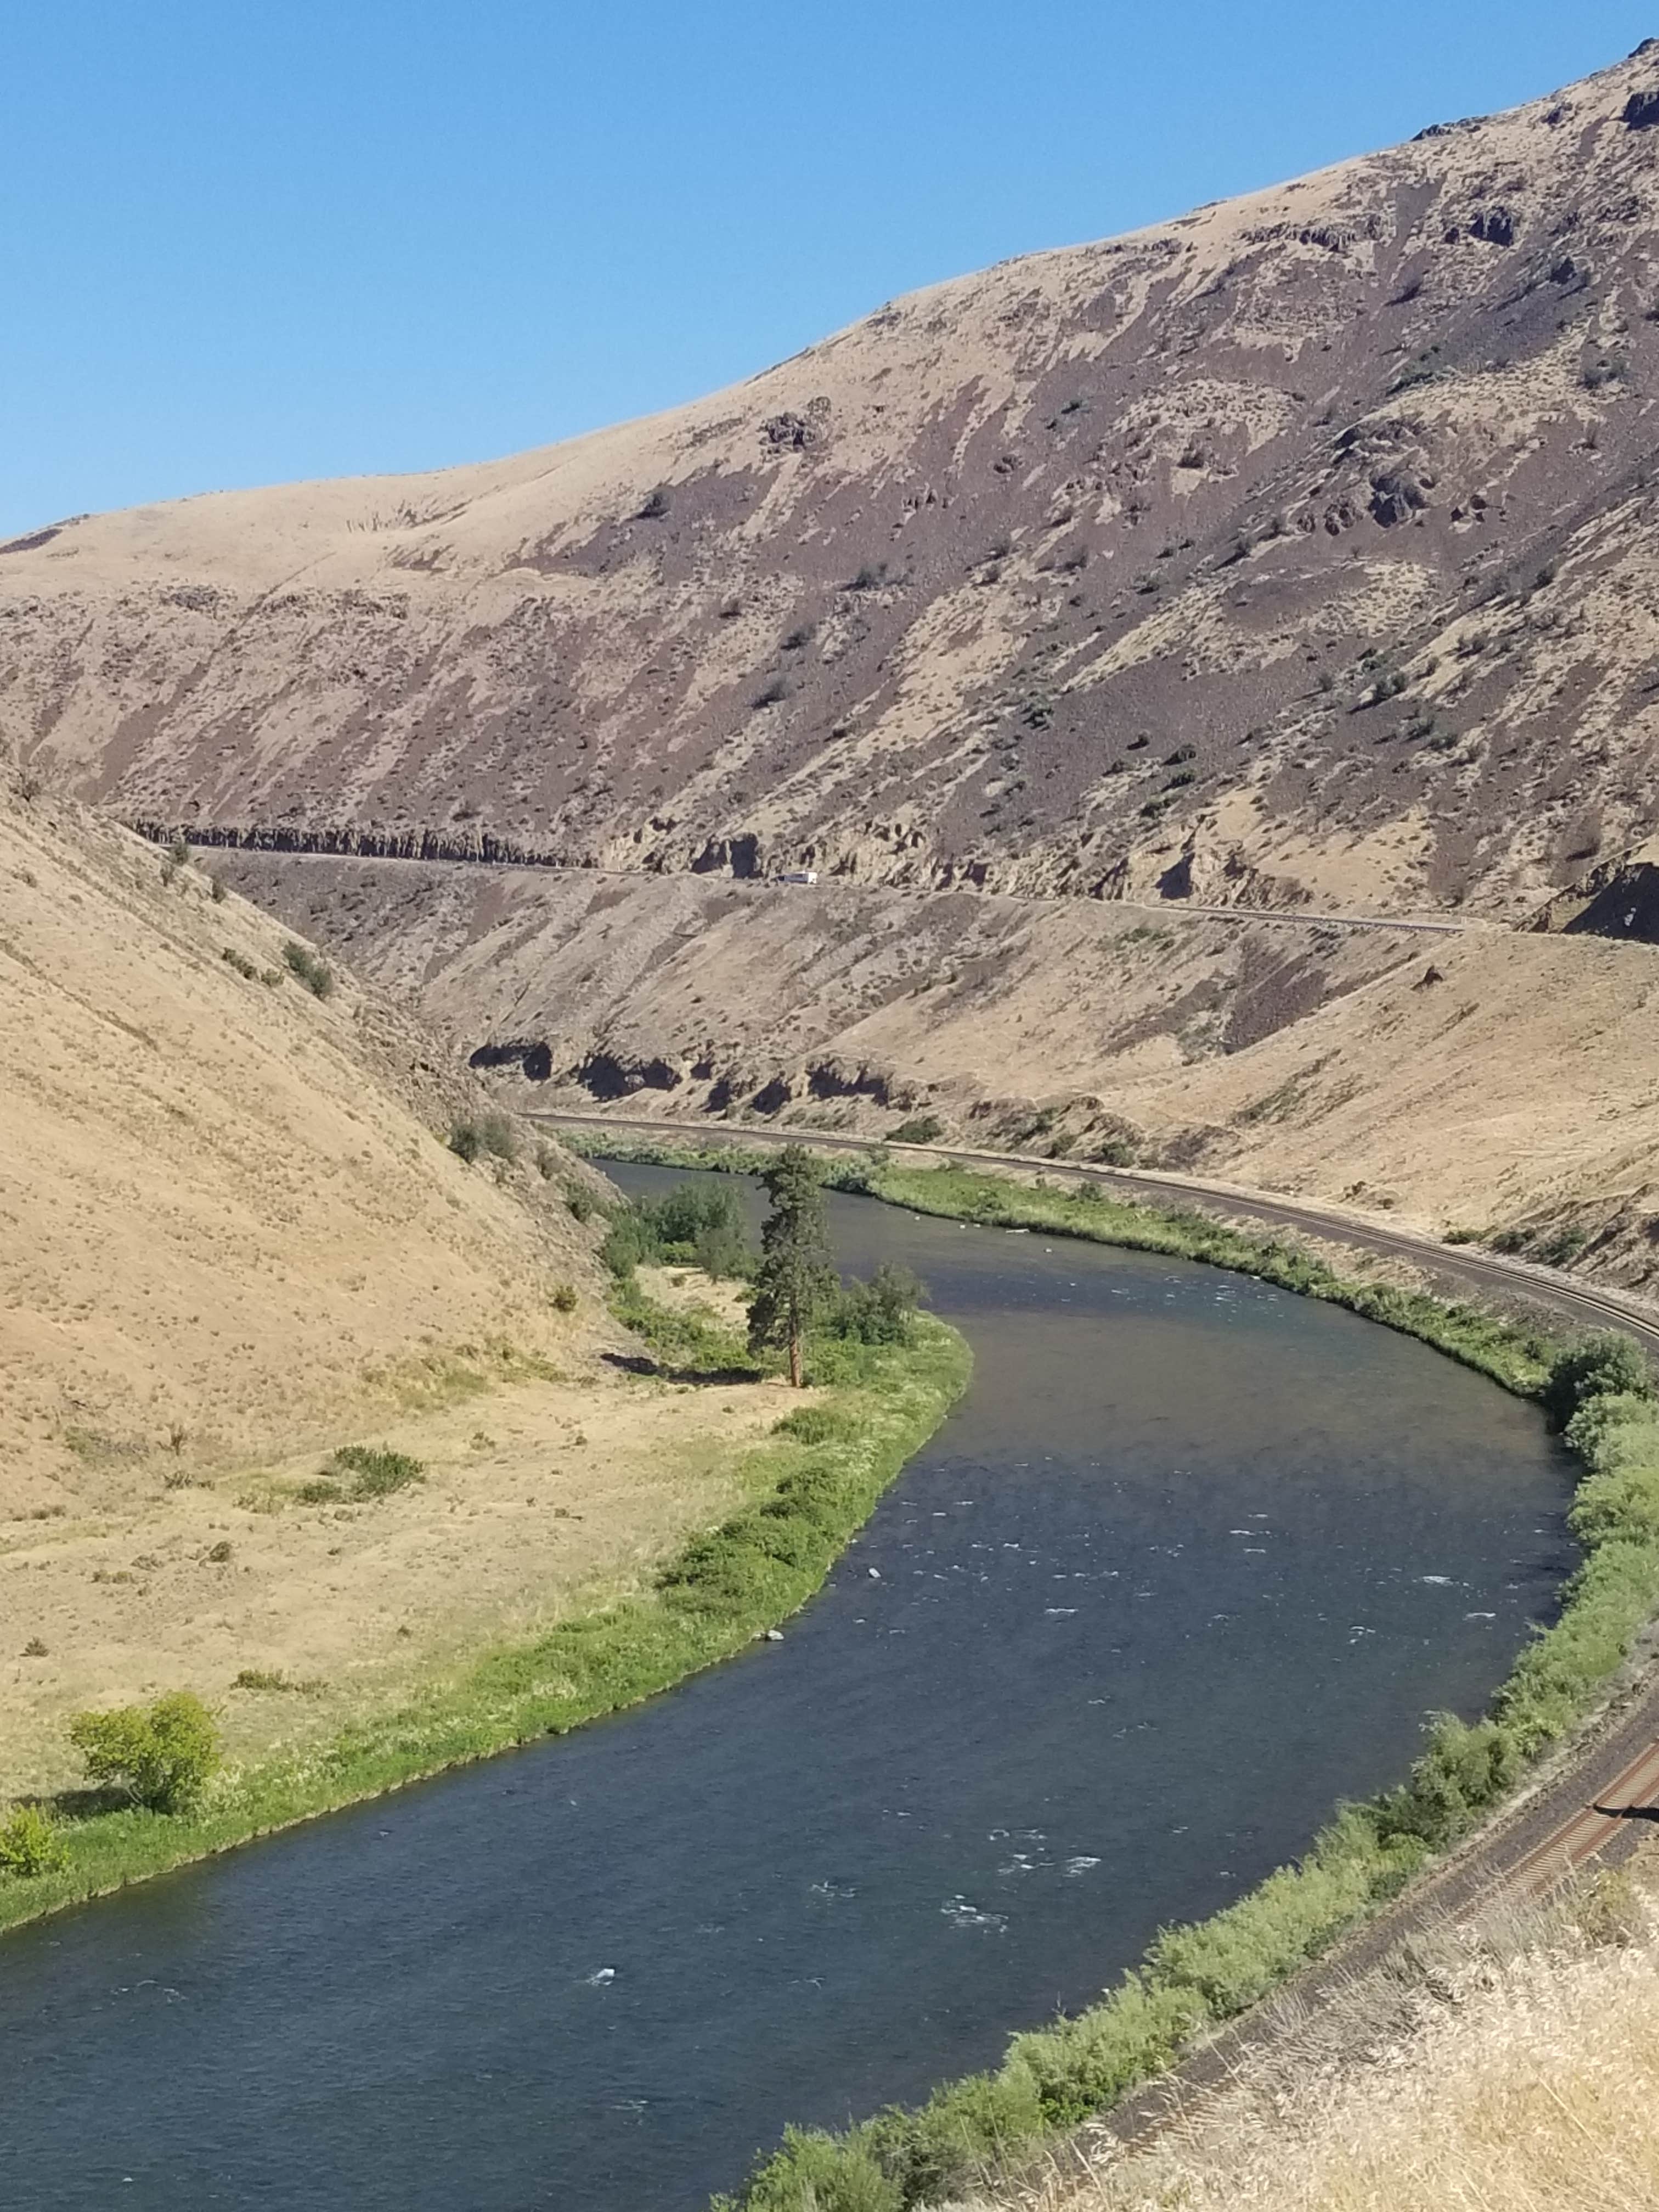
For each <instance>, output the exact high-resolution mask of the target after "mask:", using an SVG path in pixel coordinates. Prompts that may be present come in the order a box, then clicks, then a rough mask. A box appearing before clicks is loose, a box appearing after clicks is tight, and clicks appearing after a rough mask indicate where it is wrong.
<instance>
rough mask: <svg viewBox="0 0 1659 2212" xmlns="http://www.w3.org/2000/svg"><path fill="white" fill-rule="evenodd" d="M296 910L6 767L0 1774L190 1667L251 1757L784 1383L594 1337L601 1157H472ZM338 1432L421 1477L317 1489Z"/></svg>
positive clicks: (585, 1544)
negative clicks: (581, 1195) (382, 1492)
mask: <svg viewBox="0 0 1659 2212" xmlns="http://www.w3.org/2000/svg"><path fill="white" fill-rule="evenodd" d="M292 942H293V940H292V939H291V938H290V936H289V933H287V932H286V931H284V930H283V929H281V928H279V927H278V926H277V925H276V923H275V922H273V921H271V920H270V918H269V917H268V916H266V915H263V914H261V913H260V912H258V910H257V909H256V908H252V907H251V906H249V905H248V904H246V902H245V901H243V900H242V899H241V898H240V897H238V896H234V894H230V895H223V896H216V895H215V890H214V887H213V884H212V883H211V881H210V878H209V877H208V876H207V875H206V874H205V873H204V872H202V871H201V870H200V869H199V868H197V867H196V866H189V865H184V866H180V865H177V864H175V862H174V861H173V860H171V859H170V858H168V857H167V856H166V855H164V854H161V853H160V852H158V851H157V850H156V849H155V848H154V847H152V846H148V845H145V844H143V842H140V841H139V840H137V839H136V838H134V837H132V836H129V835H128V834H126V833H125V832H124V831H121V830H118V829H114V828H112V826H111V825H109V824H108V823H106V822H100V820H98V819H97V818H96V817H92V816H89V815H88V814H87V813H86V812H85V811H84V810H82V809H81V808H80V807H78V806H77V805H73V804H70V803H65V802H55V801H52V800H50V799H46V798H45V797H43V796H41V795H40V794H39V793H35V794H34V795H33V797H32V798H28V799H25V798H24V797H22V796H21V793H19V792H17V791H16V790H15V789H14V788H13V787H10V786H9V785H8V784H5V783H3V782H0V1623H3V1628H0V1636H3V1649H0V1741H3V1766H0V1798H3V1797H5V1796H13V1795H15V1794H18V1793H21V1792H26V1791H29V1790H57V1789H59V1788H61V1787H63V1786H64V1784H66V1783H68V1782H70V1780H71V1779H73V1778H74V1776H75V1774H76V1762H75V1761H74V1760H73V1759H72V1757H71V1755H70V1752H69V1749H68V1747H67V1745H66V1743H65V1741H64V1720H65V1717H66V1716H67V1715H68V1714H69V1713H70V1711H74V1710H75V1709H76V1708H77V1707H80V1706H83V1705H101V1704H108V1703H114V1702H118V1701H122V1700H125V1699H131V1698H134V1697H137V1696H140V1695H153V1694H155V1692H157V1691H158V1690H169V1689H173V1688H178V1687H182V1686H189V1687H191V1688H192V1689H195V1690H196V1691H197V1692H200V1693H201V1694H202V1695H204V1697H206V1698H207V1699H209V1700H210V1703H211V1704H212V1705H213V1706H214V1707H215V1710H216V1714H217V1717H218V1719H219V1722H220V1724H221V1726H222V1729H223V1731H224V1734H225V1737H226V1741H227V1744H228V1749H229V1751H230V1753H231V1755H232V1757H233V1759H249V1758H258V1757H260V1756H263V1755H264V1754H266V1753H270V1752H272V1751H273V1750H275V1749H276V1748H279V1747H282V1746H284V1745H286V1746H290V1747H291V1746H293V1745H294V1744H295V1743H296V1742H300V1741H318V1740H321V1739H322V1738H325V1737H326V1736H328V1735H331V1733H336V1732H337V1731H338V1730H339V1729H340V1728H341V1727H342V1726H343V1724H345V1723H349V1722H350V1721H351V1720H353V1719H355V1718H358V1717H362V1716H364V1715H372V1714H373V1713H374V1712H375V1711H381V1710H384V1709H386V1707H387V1706H388V1705H393V1704H395V1703H396V1702H397V1701H398V1699H407V1698H410V1697H411V1696H415V1695H417V1694H425V1693H427V1692H429V1691H432V1690H433V1688H434V1686H435V1685H437V1684H441V1682H442V1681H444V1680H447V1679H449V1678H451V1677H452V1676H453V1675H454V1674H456V1673H457V1671H458V1670H459V1671H462V1672H464V1671H465V1668H466V1666H467V1665H468V1664H470V1663H471V1662H473V1661H475V1660H476V1658H477V1655H478V1653H479V1652H480V1651H481V1650H487V1649H489V1648H492V1647H494V1646H496V1645H499V1644H502V1643H504V1642H508V1641H511V1640H513V1639H514V1638H519V1639H523V1638H530V1637H533V1636H535V1635H537V1634H538V1633H540V1632H543V1631H544V1630H545V1629H546V1627H547V1626H548V1625H549V1624H550V1622H553V1621H556V1620H559V1619H561V1618H563V1617H566V1616H568V1614H569V1613H572V1612H573V1611H574V1610H579V1609H580V1608H581V1607H584V1606H591V1605H594V1604H598V1603H601V1602H603V1601H605V1600H606V1599H607V1598H609V1597H611V1596H613V1595H616V1594H617V1593H618V1592H620V1591H626V1590H629V1589H632V1588H634V1587H635V1584H636V1583H638V1582H639V1580H640V1578H641V1576H642V1575H647V1574H648V1573H649V1571H651V1570H652V1569H653V1567H654V1566H655V1565H657V1564H659V1562H660V1561H661V1560H662V1559H664V1558H665V1557H666V1556H668V1555H669V1554H670V1553H671V1552H672V1551H673V1550H674V1549H675V1547H677V1546H678V1545H679V1544H680V1543H682V1542H683V1541H684V1538H685V1536H686V1534H687V1532H688V1530H690V1529H693V1528H697V1527H701V1526H703V1525H706V1524H707V1523H708V1522H712V1521H714V1520H715V1519H717V1518H718V1517H719V1516H720V1514H721V1513H722V1512H723V1511H724V1510H726V1508H727V1507H728V1506H729V1505H730V1504H731V1503H732V1500H733V1498H735V1496H736V1495H737V1486H738V1480H739V1478H738V1473H737V1469H738V1462H740V1460H741V1458H742V1455H743V1451H744V1448H745V1447H746V1446H748V1445H749V1444H750V1443H752V1441H753V1440H754V1439H755V1438H756V1437H758V1436H759V1435H761V1434H762V1433H763V1431H764V1430H765V1429H766V1427H767V1426H768V1425H769V1422H770V1420H771V1419H774V1418H775V1413H776V1410H777V1396H778V1394H777V1391H776V1389H775V1387H774V1386H772V1385H769V1384H766V1383H748V1384H739V1385H734V1386H732V1387H730V1388H722V1389H719V1390H718V1391H702V1392H696V1391H684V1390H678V1389H674V1388H672V1387H671V1386H670V1385H669V1384H667V1383H663V1382H659V1381H651V1380H641V1379H640V1378H638V1377H635V1376H631V1375H627V1374H624V1373H623V1372H621V1371H620V1370H617V1368H615V1367H614V1366H612V1365H611V1364H608V1363H607V1362H606V1361H605V1358H604V1357H603V1355H604V1353H605V1351H606V1350H607V1349H610V1348H611V1347H614V1346H616V1345H617V1344H618V1343H619V1342H620V1341H621V1340H622V1338H621V1332H620V1331H619V1329H618V1328H617V1325H616V1323H615V1322H613V1321H612V1320H611V1318H610V1316H609V1314H608V1312H607V1310H606V1304H605V1299H606V1296H607V1292H608V1280H607V1279H605V1277H604V1274H603V1271H602V1270H601V1269H600V1267H599V1264H598V1262H597V1261H596V1260H595V1258H594V1256H593V1249H594V1246H595V1244H596V1243H597V1241H598V1239H599V1236H600V1234H601V1233H602V1231H603V1222H602V1220H599V1219H592V1220H590V1222H589V1224H588V1225H587V1226H586V1227H583V1226H581V1225H579V1224H578V1222H577V1220H576V1219H575V1218H574V1215H573V1213H572V1212H571V1210H570V1208H569V1206H568V1204H567V1203H566V1192H567V1189H568V1188H574V1186H575V1185H576V1184H577V1183H579V1182H589V1183H592V1182H594V1179H593V1178H592V1177H591V1176H590V1174H589V1171H588V1170H586V1169H584V1168H582V1167H581V1166H580V1164H578V1163H576V1162H575V1161H574V1160H572V1159H571V1158H568V1156H566V1155H565V1154H563V1153H562V1152H560V1151H559V1150H558V1148H557V1146H554V1145H551V1144H546V1145H543V1146H536V1144H535V1142H534V1139H525V1140H524V1141H523V1147H522V1150H521V1152H520V1156H519V1157H518V1158H517V1159H516V1160H514V1161H512V1162H508V1161H507V1160H504V1159H501V1158H497V1157H495V1156H493V1155H490V1154H489V1153H486V1154H485V1155H484V1156H483V1158H480V1160H479V1161H478V1162H477V1164H473V1165H471V1166H468V1165H465V1164H463V1162H462V1161H461V1160H460V1159H459V1158H457V1157H456V1156H455V1155H454V1154H453V1152H451V1151H450V1150H449V1149H448V1148H447V1145H446V1144H445V1142H444V1137H445V1134H446V1133H447V1131H448V1130H449V1129H450V1127H451V1126H452V1122H453V1120H454V1119H455V1118H456V1117H457V1116H464V1115H468V1114H477V1112H478V1111H479V1109H480V1107H481V1106H483V1105H484V1104H486V1103H487V1102H484V1101H483V1100H482V1099H481V1097H480V1095H479V1094H478V1092H477V1090H476V1088H475V1086H474V1085H472V1083H471V1081H470V1079H467V1078H465V1076H460V1075H456V1074H454V1073H441V1072H440V1071H441V1068H442V1066H443V1063H444V1060H445V1055H444V1054H443V1051H442V1048H441V1047H440V1046H436V1045H435V1044H434V1043H433V1042H431V1041H429V1040H428V1038H426V1037H425V1036H423V1035H422V1033H421V1032H419V1031H418V1030H416V1029H415V1028H414V1027H413V1026H412V1025H411V1024H409V1023H408V1022H407V1021H405V1020H404V1018H401V1017H399V1016H398V1015H396V1014H394V1013H392V1012H390V1011H389V1010H388V1009H387V1008H386V1007H385V1006H382V1005H380V1004H379V1003H378V1002H377V1001H375V1000H374V999H373V998H372V997H371V996H369V995H368V994H366V993H365V992H364V991H363V990H362V988H361V987H360V986H359V985H358V984H357V982H356V981H355V980H354V978H353V977H352V976H351V975H349V974H348V973H346V972H344V971H343V970H342V971H339V972H337V973H336V974H333V975H332V977H331V981H332V986H333V987H332V988H331V989H330V990H329V991H328V992H327V994H326V995H325V996H319V995H316V994H315V993H314V991H313V989H312V988H310V987H307V984H306V982H305V981H304V975H303V973H302V972H300V971H305V970H306V969H307V963H306V962H305V961H304V960H301V961H300V962H299V963H298V969H297V970H296V969H295V966H293V965H291V964H290V962H289V959H288V958H287V957H285V954H286V952H287V950H288V947H289V945H290V943H292ZM309 972H310V974H311V975H312V977H313V981H317V980H319V978H318V976H317V972H316V969H314V967H313V968H311V969H309ZM538 1152H539V1154H540V1158H537V1154H538ZM544 1169H545V1170H547V1171H548V1172H546V1173H544V1172H543V1170H544ZM596 1187H597V1186H596ZM583 1211H584V1212H586V1208H584V1209H583ZM352 1443H373V1444H375V1445H381V1444H385V1445H390V1446H391V1447H392V1449H396V1450H399V1451H402V1452H404V1453H407V1454H408V1455H410V1456H411V1457H412V1458H413V1459H415V1460H417V1461H418V1462H421V1463H422V1469H423V1474H422V1479H421V1480H419V1481H417V1482H415V1483H412V1484H410V1486H407V1487H405V1488H403V1489H400V1490H399V1491H398V1492H397V1494H396V1495H395V1496H392V1497H386V1498H381V1499H378V1500H371V1501H367V1502H363V1501H358V1500H356V1499H354V1498H351V1497H350V1496H349V1495H343V1496H337V1497H336V1498H327V1497H326V1496H325V1495H319V1494H312V1495H308V1494H307V1492H308V1490H310V1489H311V1487H312V1486H314V1485H315V1484H316V1483H317V1481H318V1479H319V1474H320V1472H321V1470H322V1468H323V1463H324V1462H325V1461H327V1460H328V1459H329V1457H330V1456H331V1454H332V1453H333V1452H334V1451H335V1449H337V1448H338V1447H340V1446H342V1445H347V1444H352ZM344 1487H345V1488H346V1490H347V1491H348V1492H349V1485H348V1486H344ZM334 1488H335V1490H336V1491H337V1492H339V1491H340V1490H341V1489H342V1486H341V1485H339V1484H338V1483H336V1484H335V1485H334Z"/></svg>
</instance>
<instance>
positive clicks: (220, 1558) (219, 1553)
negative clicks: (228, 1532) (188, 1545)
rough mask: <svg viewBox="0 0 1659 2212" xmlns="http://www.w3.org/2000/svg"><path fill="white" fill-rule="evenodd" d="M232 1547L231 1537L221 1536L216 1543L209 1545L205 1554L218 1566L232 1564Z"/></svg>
mask: <svg viewBox="0 0 1659 2212" xmlns="http://www.w3.org/2000/svg"><path fill="white" fill-rule="evenodd" d="M231 1549H232V1547H231V1542H230V1539H229V1538H228V1536H221V1538H220V1539H219V1541H218V1542H217V1543H216V1544H210V1545H209V1546H208V1548H207V1551H206V1553H204V1557H205V1558H206V1559H208V1560H209V1561H210V1563H211V1564H212V1565H214V1566H216V1567H223V1566H228V1565H229V1564H230V1555H231Z"/></svg>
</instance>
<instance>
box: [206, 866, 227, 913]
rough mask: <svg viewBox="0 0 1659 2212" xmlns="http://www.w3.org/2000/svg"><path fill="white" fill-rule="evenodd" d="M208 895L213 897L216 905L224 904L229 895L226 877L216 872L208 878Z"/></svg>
mask: <svg viewBox="0 0 1659 2212" xmlns="http://www.w3.org/2000/svg"><path fill="white" fill-rule="evenodd" d="M208 896H209V897H210V898H211V899H212V901H213V903H214V904H215V906H222V905H223V904H224V902H225V901H226V899H227V898H228V896H229V893H228V891H227V890H226V889H225V879H224V878H223V877H222V875H219V874H218V873H217V872H216V873H214V874H213V875H210V877H209V878H208Z"/></svg>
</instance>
